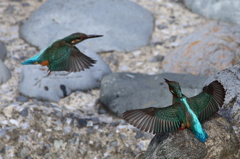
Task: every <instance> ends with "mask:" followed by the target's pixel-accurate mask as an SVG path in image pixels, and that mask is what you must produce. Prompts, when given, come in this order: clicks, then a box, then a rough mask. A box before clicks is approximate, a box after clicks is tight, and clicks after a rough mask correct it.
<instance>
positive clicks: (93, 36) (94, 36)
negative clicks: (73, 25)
mask: <svg viewBox="0 0 240 159" xmlns="http://www.w3.org/2000/svg"><path fill="white" fill-rule="evenodd" d="M102 36H103V35H87V37H86V39H89V38H98V37H102Z"/></svg>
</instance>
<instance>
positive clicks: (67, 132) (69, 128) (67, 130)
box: [64, 126, 72, 134]
mask: <svg viewBox="0 0 240 159" xmlns="http://www.w3.org/2000/svg"><path fill="white" fill-rule="evenodd" d="M71 130H72V128H71V127H70V126H67V127H64V133H65V134H69V133H70V132H71Z"/></svg>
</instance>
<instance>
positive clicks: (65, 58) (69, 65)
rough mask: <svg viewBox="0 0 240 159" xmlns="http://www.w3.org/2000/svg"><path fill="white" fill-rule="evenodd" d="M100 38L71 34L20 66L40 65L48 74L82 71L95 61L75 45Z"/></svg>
mask: <svg viewBox="0 0 240 159" xmlns="http://www.w3.org/2000/svg"><path fill="white" fill-rule="evenodd" d="M101 36H102V35H86V34H84V33H74V34H71V35H69V36H67V37H65V38H63V39H59V40H56V41H55V42H53V43H52V44H51V45H50V46H48V47H47V48H46V49H45V50H43V51H42V52H41V53H39V54H38V55H35V56H33V57H31V58H30V59H28V60H26V61H24V62H23V63H22V64H23V65H29V64H40V65H42V66H47V67H48V68H49V71H50V72H51V71H68V72H79V71H83V70H84V69H86V68H89V67H91V66H93V64H94V63H95V62H96V61H95V60H93V59H91V58H90V57H88V56H86V55H84V54H83V53H82V52H81V51H80V50H79V49H78V48H77V47H76V46H75V45H76V44H77V43H79V42H82V41H83V40H85V39H89V38H96V37H101ZM50 72H49V74H50Z"/></svg>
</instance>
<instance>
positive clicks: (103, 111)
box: [98, 109, 106, 114]
mask: <svg viewBox="0 0 240 159" xmlns="http://www.w3.org/2000/svg"><path fill="white" fill-rule="evenodd" d="M98 114H106V110H105V109H99V110H98Z"/></svg>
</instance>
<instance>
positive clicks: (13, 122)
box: [9, 119, 19, 127]
mask: <svg viewBox="0 0 240 159" xmlns="http://www.w3.org/2000/svg"><path fill="white" fill-rule="evenodd" d="M9 121H10V123H12V124H14V125H16V126H17V127H18V126H19V122H18V121H17V120H15V119H10V120H9Z"/></svg>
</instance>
